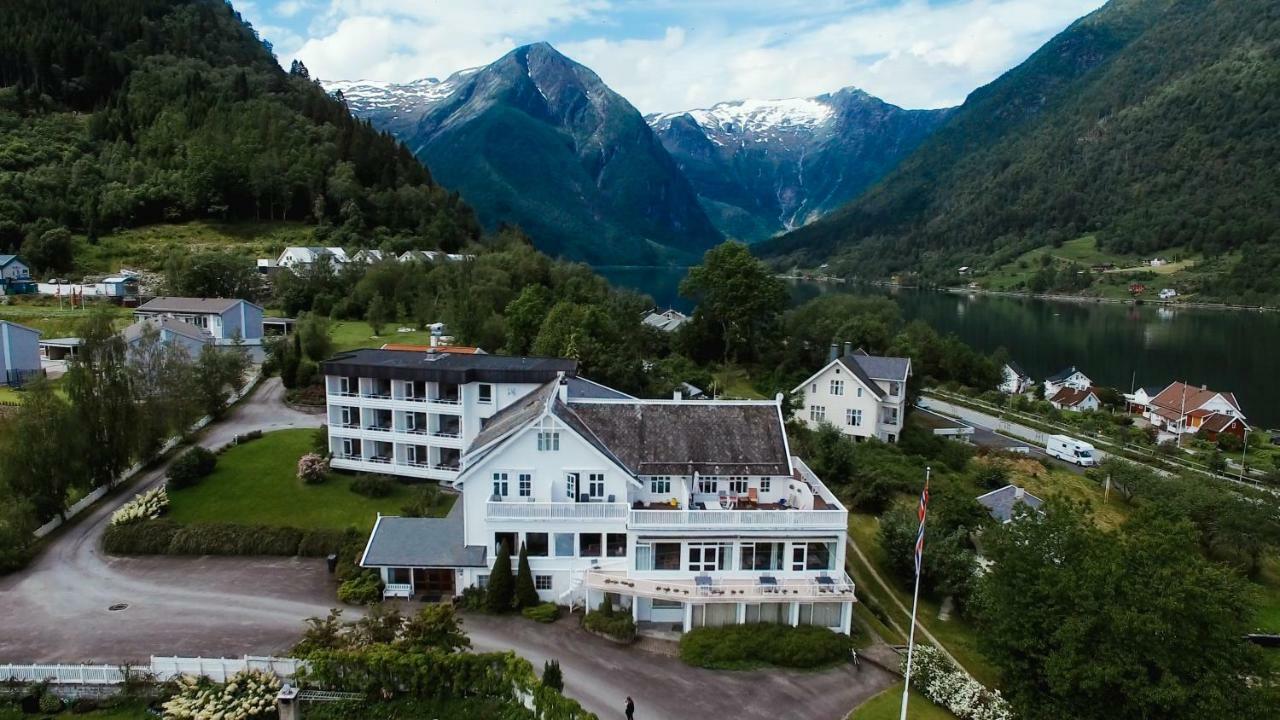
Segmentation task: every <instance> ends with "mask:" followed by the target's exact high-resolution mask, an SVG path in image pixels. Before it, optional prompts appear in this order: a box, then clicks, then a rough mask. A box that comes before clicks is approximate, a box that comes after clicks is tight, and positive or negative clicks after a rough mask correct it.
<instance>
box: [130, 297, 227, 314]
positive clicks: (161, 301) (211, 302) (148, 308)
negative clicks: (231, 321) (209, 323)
mask: <svg viewBox="0 0 1280 720" xmlns="http://www.w3.org/2000/svg"><path fill="white" fill-rule="evenodd" d="M239 302H242V301H241V300H238V299H236V298H185V297H158V298H152V299H150V300H148V301H147V302H145V303H143V304H142V305H139V306H138V308H137V310H136V311H135V312H176V313H217V314H219V315H221V314H222V313H224V312H226V311H228V310H230V309H231V308H233V307H235V306H236V303H239Z"/></svg>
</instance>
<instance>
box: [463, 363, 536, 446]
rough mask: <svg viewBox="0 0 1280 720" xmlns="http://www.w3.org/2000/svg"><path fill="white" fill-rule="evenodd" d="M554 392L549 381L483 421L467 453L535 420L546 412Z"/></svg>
mask: <svg viewBox="0 0 1280 720" xmlns="http://www.w3.org/2000/svg"><path fill="white" fill-rule="evenodd" d="M556 390H557V384H556V381H554V380H553V381H550V382H548V383H546V384H544V385H543V386H542V387H539V388H538V389H537V390H534V391H533V392H531V393H529V394H527V395H525V396H524V397H522V398H520V399H519V400H517V401H516V402H514V403H512V404H510V405H508V406H506V407H504V408H502V409H501V410H499V411H498V412H497V413H495V414H494V415H493V417H490V418H489V419H488V420H485V421H483V422H484V426H483V427H482V428H481V430H480V434H478V435H476V439H475V440H473V441H471V447H470V448H468V452H471V451H473V450H477V449H479V448H482V447H484V446H485V445H488V444H489V443H491V442H493V441H494V440H497V439H499V438H501V437H502V436H504V435H506V434H507V433H509V432H511V431H512V430H515V429H516V428H520V427H523V426H525V425H527V424H528V423H531V422H533V421H534V420H537V419H538V417H539V416H541V415H542V413H543V411H544V410H546V408H547V402H548V401H549V400H550V398H551V396H553V395H555V394H556Z"/></svg>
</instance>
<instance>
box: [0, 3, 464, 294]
mask: <svg viewBox="0 0 1280 720" xmlns="http://www.w3.org/2000/svg"><path fill="white" fill-rule="evenodd" d="M0 26H3V27H4V28H6V31H5V32H4V33H0V252H3V251H4V250H5V249H8V250H21V249H22V247H24V246H26V243H29V242H36V243H38V242H40V237H41V236H42V235H43V234H44V233H45V232H47V231H48V230H50V229H53V228H55V227H57V226H63V227H66V228H67V229H70V230H76V231H82V232H85V233H86V234H87V235H88V236H89V238H90V240H91V241H92V240H93V239H94V238H95V237H96V234H97V233H98V232H105V231H108V230H110V229H112V228H118V227H134V226H139V225H145V224H148V223H153V222H174V221H181V220H192V219H214V220H219V221H222V220H247V219H254V220H257V219H261V220H302V219H304V218H309V219H311V220H312V221H315V222H317V224H319V225H321V227H322V230H323V231H324V233H325V234H326V235H327V238H326V243H325V244H331V245H352V246H359V245H362V244H366V243H367V242H369V240H370V238H372V237H375V231H378V235H377V237H379V238H380V239H395V240H396V241H397V242H398V243H399V244H402V245H408V246H421V247H432V246H436V245H442V246H447V247H456V246H458V245H461V244H462V243H463V242H465V241H466V240H467V239H468V238H471V237H474V236H476V235H477V234H478V230H479V228H478V225H477V224H476V222H475V220H474V218H473V217H472V216H471V213H470V211H469V209H467V208H466V206H465V205H463V204H461V203H460V202H459V201H458V199H457V197H456V196H454V195H452V194H451V193H449V192H447V191H445V190H444V189H442V188H440V187H439V186H437V185H435V184H434V183H433V182H432V179H431V176H430V174H429V173H428V172H427V170H426V168H425V167H423V165H422V164H421V163H420V162H419V161H418V160H417V159H416V158H414V157H413V155H412V154H411V153H409V152H408V150H407V149H406V148H405V147H404V146H402V145H400V144H399V143H398V142H397V141H396V140H395V139H394V138H392V137H391V136H390V135H387V134H385V133H380V132H378V131H377V130H374V129H373V128H372V127H371V126H370V125H369V124H368V123H366V122H363V121H360V120H356V119H355V118H353V117H352V116H351V115H350V113H348V111H347V109H346V108H345V107H344V106H343V104H342V103H340V102H337V101H335V100H333V99H332V98H330V97H329V96H328V95H327V94H326V93H325V92H324V90H323V89H322V88H321V87H319V86H318V85H317V84H315V83H314V82H311V81H310V79H309V78H308V77H307V73H306V69H305V68H304V67H302V66H301V65H296V66H295V67H294V68H293V70H292V71H291V72H288V73H286V72H285V71H283V70H281V69H280V67H279V65H278V64H277V63H276V61H275V58H274V57H273V56H272V55H271V52H270V49H269V48H268V47H267V46H266V45H265V44H264V43H262V42H261V41H260V40H259V39H258V37H257V36H256V33H255V32H254V31H253V29H252V28H250V27H249V26H248V25H247V24H246V23H244V22H243V21H242V20H241V19H240V16H239V15H238V14H237V13H236V12H235V11H234V10H232V9H231V7H230V6H229V5H228V4H226V3H225V2H223V1H222V0H185V1H184V0H133V1H131V2H126V3H120V2H111V1H110V0H50V1H49V2H40V3H3V4H0ZM28 247H29V249H30V246H28ZM41 254H42V255H43V254H46V253H41ZM71 260H72V259H71V258H69V257H60V258H56V262H50V263H48V264H49V265H50V266H51V267H50V268H45V267H42V268H40V269H41V270H46V269H57V267H66V266H69V265H70V264H71Z"/></svg>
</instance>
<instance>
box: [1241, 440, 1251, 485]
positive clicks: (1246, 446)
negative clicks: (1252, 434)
mask: <svg viewBox="0 0 1280 720" xmlns="http://www.w3.org/2000/svg"><path fill="white" fill-rule="evenodd" d="M1248 459H1249V428H1245V429H1244V449H1243V450H1241V451H1240V482H1242V483H1243V482H1244V468H1245V463H1246V461H1247V460H1248Z"/></svg>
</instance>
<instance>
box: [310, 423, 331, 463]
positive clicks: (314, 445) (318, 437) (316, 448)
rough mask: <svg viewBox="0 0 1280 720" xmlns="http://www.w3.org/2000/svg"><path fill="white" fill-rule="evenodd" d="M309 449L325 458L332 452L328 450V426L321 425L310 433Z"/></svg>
mask: <svg viewBox="0 0 1280 720" xmlns="http://www.w3.org/2000/svg"><path fill="white" fill-rule="evenodd" d="M311 451H312V452H313V453H315V454H316V455H319V456H320V457H323V458H327V457H329V456H330V455H332V454H333V453H331V452H330V451H329V426H328V425H321V426H320V427H318V428H316V429H315V432H313V433H311Z"/></svg>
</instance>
